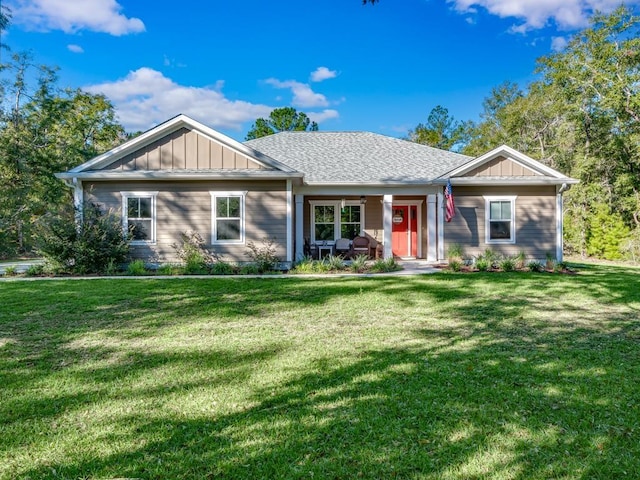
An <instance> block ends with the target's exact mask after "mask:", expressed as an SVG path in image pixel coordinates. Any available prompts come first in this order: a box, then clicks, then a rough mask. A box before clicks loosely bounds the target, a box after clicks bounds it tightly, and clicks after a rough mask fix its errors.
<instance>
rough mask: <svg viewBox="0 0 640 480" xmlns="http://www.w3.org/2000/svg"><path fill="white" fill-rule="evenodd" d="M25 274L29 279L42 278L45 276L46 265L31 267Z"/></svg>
mask: <svg viewBox="0 0 640 480" xmlns="http://www.w3.org/2000/svg"><path fill="white" fill-rule="evenodd" d="M24 273H25V275H26V276H27V277H41V276H42V275H44V274H45V265H44V264H42V263H37V264H35V265H29V266H28V267H27V269H26V270H25V272H24Z"/></svg>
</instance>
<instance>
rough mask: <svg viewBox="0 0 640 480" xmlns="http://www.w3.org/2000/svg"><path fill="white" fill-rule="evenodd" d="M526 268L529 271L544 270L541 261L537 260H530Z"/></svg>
mask: <svg viewBox="0 0 640 480" xmlns="http://www.w3.org/2000/svg"><path fill="white" fill-rule="evenodd" d="M527 269H528V270H529V271H530V272H542V271H544V265H542V263H541V262H538V261H537V260H532V261H531V262H529V263H527Z"/></svg>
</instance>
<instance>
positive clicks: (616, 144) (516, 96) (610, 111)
mask: <svg viewBox="0 0 640 480" xmlns="http://www.w3.org/2000/svg"><path fill="white" fill-rule="evenodd" d="M10 20H11V15H10V11H9V10H8V9H7V8H6V7H4V6H3V7H2V8H1V9H0V32H1V31H4V30H5V29H6V28H7V26H8V25H9V23H10ZM639 25H640V23H639V20H638V18H637V17H635V16H633V15H632V14H631V13H630V11H629V10H628V9H626V8H624V7H621V8H619V9H618V10H616V11H614V12H613V13H611V14H609V15H596V16H594V17H593V19H592V22H591V25H590V26H589V27H588V28H586V29H584V30H583V31H581V32H579V33H577V34H576V35H574V36H573V38H572V39H571V40H570V41H569V43H568V45H567V47H566V48H565V49H564V50H562V51H561V52H557V53H554V54H551V55H548V56H545V57H542V58H540V59H538V62H537V68H536V73H537V76H538V80H537V81H535V82H533V83H532V84H530V85H528V86H526V87H524V88H523V87H520V86H518V85H516V84H513V83H510V82H505V83H503V84H502V85H498V86H496V87H495V88H494V89H493V90H492V91H491V93H490V95H489V96H488V97H487V98H486V99H485V100H484V102H483V111H482V114H481V117H480V120H479V121H475V122H474V121H458V120H456V119H455V118H454V117H453V116H451V115H450V114H449V112H448V110H447V108H445V107H443V106H440V105H439V106H436V107H435V108H433V109H432V110H431V112H430V113H429V114H428V116H427V119H426V121H425V122H424V123H420V124H418V125H417V126H416V127H415V128H413V129H411V130H410V131H409V132H408V133H407V136H406V139H407V140H411V141H414V142H418V143H422V144H426V145H431V146H434V147H437V148H442V149H446V150H454V151H459V152H461V153H465V154H468V155H472V156H477V155H480V154H483V153H485V152H487V151H489V150H491V149H493V148H495V147H496V146H499V145H501V144H507V145H510V146H512V147H513V148H515V149H517V150H519V151H521V152H523V153H526V154H528V155H530V156H532V157H533V158H536V159H538V160H540V161H541V162H543V163H545V164H546V165H549V166H550V167H552V168H555V169H558V170H560V171H561V172H563V173H565V174H567V175H569V176H572V177H576V178H578V179H579V180H580V184H579V185H575V186H573V187H572V188H571V189H570V190H569V191H568V192H567V193H565V248H566V250H567V251H568V253H575V254H580V255H583V256H586V255H590V256H595V257H602V258H609V259H619V258H631V259H633V260H638V259H639V258H640V92H639V91H638V90H639V89H640V36H639V35H638V33H640V32H639V31H638V28H639ZM0 49H2V58H7V59H8V60H7V61H6V62H4V63H0V258H6V257H15V256H17V255H22V254H30V253H33V250H34V225H35V224H36V221H37V220H38V219H39V218H41V217H42V216H43V215H44V214H45V213H47V212H51V211H55V210H56V209H58V208H64V207H65V206H66V207H68V206H69V205H71V203H72V200H71V190H70V189H69V188H67V187H66V186H65V185H64V184H63V183H62V182H61V181H59V180H58V179H56V178H55V177H54V175H53V174H54V173H56V172H61V171H64V170H68V169H70V168H72V167H74V166H76V165H79V164H80V163H82V162H84V161H86V160H88V159H90V158H92V157H94V156H96V155H99V154H100V153H103V152H105V151H107V150H109V149H110V148H113V147H114V146H117V145H119V144H120V143H122V142H123V141H125V140H126V139H127V138H129V137H130V135H127V134H126V132H125V130H124V128H123V127H122V125H121V124H120V123H119V122H118V120H117V117H116V114H115V110H114V107H113V105H112V104H111V102H110V101H109V100H108V99H107V98H106V97H104V96H103V95H95V94H90V93H87V92H85V91H83V90H80V89H63V88H61V87H59V86H58V83H57V77H56V69H55V68H51V67H47V66H43V65H38V64H37V63H36V62H35V61H34V58H33V56H32V55H31V54H29V53H24V52H12V51H11V50H10V48H9V47H8V46H7V45H2V44H0ZM34 79H35V80H34ZM317 129H318V125H317V124H316V123H315V122H312V121H310V119H309V117H308V116H307V115H306V114H305V113H303V112H297V111H296V110H295V109H293V108H291V107H285V108H281V109H275V110H274V111H273V112H272V113H271V115H270V116H269V118H266V119H264V118H259V119H256V122H255V123H254V125H253V126H252V128H251V129H250V130H249V133H248V134H247V139H251V138H258V137H260V136H264V135H270V134H273V133H276V132H279V131H286V130H310V131H315V130H317Z"/></svg>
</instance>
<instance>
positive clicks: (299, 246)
mask: <svg viewBox="0 0 640 480" xmlns="http://www.w3.org/2000/svg"><path fill="white" fill-rule="evenodd" d="M303 225H304V195H296V261H298V260H301V259H302V257H304V232H303Z"/></svg>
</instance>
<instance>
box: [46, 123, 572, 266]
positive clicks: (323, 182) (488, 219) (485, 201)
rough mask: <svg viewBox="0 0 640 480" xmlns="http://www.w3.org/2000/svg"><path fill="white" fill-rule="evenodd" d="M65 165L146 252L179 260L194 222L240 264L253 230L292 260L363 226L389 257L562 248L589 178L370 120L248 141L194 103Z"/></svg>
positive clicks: (80, 192)
mask: <svg viewBox="0 0 640 480" xmlns="http://www.w3.org/2000/svg"><path fill="white" fill-rule="evenodd" d="M57 176H58V177H59V178H61V179H63V180H65V181H66V182H67V184H68V185H69V186H71V187H72V188H73V189H74V203H75V205H76V207H77V208H79V209H80V208H81V207H82V205H83V204H84V203H85V202H87V201H90V202H93V203H96V204H98V205H100V206H101V207H102V208H105V209H109V208H111V209H115V210H118V211H120V212H121V214H122V221H123V224H124V226H125V227H126V228H127V230H128V231H130V232H131V235H132V236H133V239H132V242H131V243H132V246H133V254H134V256H136V257H139V258H145V259H147V258H156V259H157V260H159V261H173V260H175V250H174V248H173V247H172V244H174V243H175V242H177V241H179V240H180V238H181V233H182V232H186V231H189V230H191V231H196V232H198V233H200V235H201V236H202V238H203V239H205V241H206V243H207V244H208V248H210V250H211V251H212V252H215V253H216V254H218V255H220V256H221V257H223V258H224V259H226V260H228V261H237V262H242V261H247V256H246V252H247V243H248V242H250V241H253V242H254V243H256V244H258V245H259V244H260V242H261V241H262V240H263V239H265V238H270V239H273V240H274V241H275V245H276V246H277V254H278V256H279V257H280V258H281V259H282V260H283V261H285V262H286V263H288V264H291V262H293V261H295V260H296V259H299V258H301V257H302V256H303V255H304V253H305V244H307V245H308V246H312V247H315V248H317V249H318V250H320V251H321V253H326V252H329V251H331V249H332V248H333V246H334V244H335V242H336V240H338V239H340V238H348V239H353V238H354V237H356V236H366V237H367V238H368V239H369V240H370V246H371V247H372V249H371V253H372V254H374V253H377V254H379V255H382V256H384V257H385V258H388V257H391V256H396V257H415V258H424V259H426V260H429V261H439V260H443V259H445V257H446V252H447V248H448V247H449V246H450V245H452V244H459V245H461V246H462V247H463V248H464V250H465V252H466V253H467V254H469V255H479V254H480V253H482V252H484V250H485V249H487V248H491V249H493V250H495V251H497V252H500V253H504V254H516V253H519V252H521V251H522V252H524V253H525V254H526V255H527V257H529V258H531V259H544V258H545V257H546V256H548V255H552V256H553V257H555V258H556V259H558V260H561V259H562V193H563V192H564V191H566V190H567V189H568V188H569V187H570V186H571V185H572V184H574V183H577V180H575V179H573V178H569V177H567V176H565V175H563V174H561V173H560V172H557V171H555V170H553V169H551V168H549V167H547V166H545V165H543V164H541V163H540V162H537V161H535V160H533V159H532V158H530V157H528V156H526V155H524V154H522V153H520V152H517V151H515V150H513V149H511V148H509V147H507V146H501V147H498V148H496V149H494V150H492V151H490V152H487V153H486V154H485V155H482V156H480V157H478V158H472V157H468V156H465V155H461V154H458V153H453V152H448V151H443V150H439V149H435V148H431V147H428V146H424V145H419V144H416V143H412V142H409V141H406V140H400V139H397V138H391V137H387V136H384V135H378V134H374V133H369V132H282V133H278V134H275V135H271V136H268V137H262V138H258V139H255V140H251V141H248V142H245V143H240V142H237V141H235V140H233V139H231V138H229V137H227V136H225V135H223V134H221V133H219V132H217V131H215V130H213V129H211V128H209V127H207V126H205V125H203V124H201V123H199V122H197V121H195V120H193V119H191V118H189V117H187V116H185V115H179V116H177V117H174V118H172V119H170V120H168V121H166V122H164V123H162V124H160V125H158V126H156V127H155V128H152V129H151V130H149V131H147V132H145V133H143V134H142V135H140V136H138V137H136V138H134V139H132V140H129V141H128V142H126V143H124V144H122V145H120V146H119V147H116V148H114V149H112V150H110V151H108V152H106V153H104V154H102V155H100V156H98V157H96V158H94V159H92V160H90V161H88V162H86V163H84V164H82V165H80V166H78V167H76V168H73V169H71V170H69V171H67V172H63V173H59V174H58V175H57ZM448 180H450V182H451V185H452V189H453V195H454V198H455V215H454V216H453V218H452V219H451V220H450V222H446V221H445V215H444V207H445V197H444V194H443V189H444V186H445V185H446V183H447V181H448ZM322 251H324V252H322Z"/></svg>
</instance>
